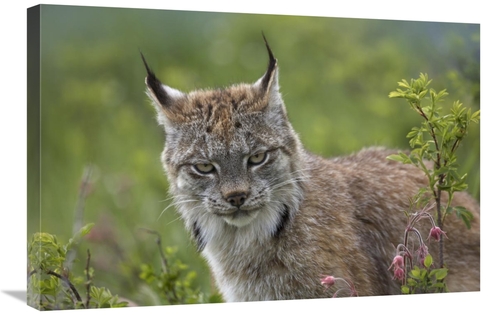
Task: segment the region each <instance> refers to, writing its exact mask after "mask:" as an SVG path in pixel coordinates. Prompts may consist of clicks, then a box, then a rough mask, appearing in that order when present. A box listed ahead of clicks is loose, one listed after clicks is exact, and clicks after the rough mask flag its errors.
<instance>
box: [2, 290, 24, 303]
mask: <svg viewBox="0 0 500 315" xmlns="http://www.w3.org/2000/svg"><path fill="white" fill-rule="evenodd" d="M2 292H3V293H5V294H7V295H10V296H12V297H13V298H16V299H18V300H19V301H21V302H24V303H26V291H21V290H4V291H2Z"/></svg>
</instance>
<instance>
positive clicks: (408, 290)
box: [401, 285, 410, 294]
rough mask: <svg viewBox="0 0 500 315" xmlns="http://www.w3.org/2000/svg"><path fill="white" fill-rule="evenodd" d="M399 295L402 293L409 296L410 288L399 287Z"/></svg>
mask: <svg viewBox="0 0 500 315" xmlns="http://www.w3.org/2000/svg"><path fill="white" fill-rule="evenodd" d="M401 293H403V294H409V293H410V288H408V287H407V286H405V285H403V286H401Z"/></svg>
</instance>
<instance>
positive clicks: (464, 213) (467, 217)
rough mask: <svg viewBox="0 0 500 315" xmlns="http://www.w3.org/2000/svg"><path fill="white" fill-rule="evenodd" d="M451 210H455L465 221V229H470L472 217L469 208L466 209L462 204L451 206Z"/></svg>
mask: <svg viewBox="0 0 500 315" xmlns="http://www.w3.org/2000/svg"><path fill="white" fill-rule="evenodd" d="M453 210H454V211H455V214H456V215H457V217H458V218H460V219H461V220H462V221H463V222H464V223H465V226H466V227H467V229H469V230H470V228H471V221H472V219H473V218H474V215H473V214H472V212H470V211H469V210H467V209H466V208H465V207H462V206H456V207H453Z"/></svg>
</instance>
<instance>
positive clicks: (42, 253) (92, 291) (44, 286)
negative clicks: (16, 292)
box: [27, 224, 127, 310]
mask: <svg viewBox="0 0 500 315" xmlns="http://www.w3.org/2000/svg"><path fill="white" fill-rule="evenodd" d="M92 226H93V224H87V225H86V226H84V227H82V228H81V229H80V230H79V231H78V232H77V233H75V235H74V236H73V237H72V238H71V239H70V240H69V241H68V243H66V244H60V243H59V242H58V240H57V237H56V236H55V235H52V234H49V233H44V232H40V233H35V234H33V236H32V238H31V241H30V242H29V244H28V294H27V300H28V301H27V302H28V305H30V306H32V307H34V308H37V309H39V310H61V309H78V308H110V307H123V306H127V302H123V301H119V298H118V296H117V295H112V294H111V292H110V291H109V290H108V289H106V288H97V287H95V286H93V285H91V279H92V275H93V269H92V268H90V267H89V266H88V264H87V268H86V270H85V275H86V276H87V281H86V282H85V283H84V281H83V278H82V277H78V276H75V275H73V274H72V273H71V272H70V270H68V269H66V268H65V267H64V266H63V264H64V262H65V261H66V254H67V253H68V250H69V249H70V248H71V247H72V246H74V245H75V244H77V243H78V242H79V241H80V240H81V239H82V238H83V237H84V236H85V235H87V234H88V233H89V232H90V230H91V228H92ZM89 259H90V254H89V257H88V260H89ZM87 263H88V261H87ZM82 284H85V287H86V289H87V300H86V301H84V299H83V297H82V296H81V294H80V293H79V290H78V288H77V286H78V285H82Z"/></svg>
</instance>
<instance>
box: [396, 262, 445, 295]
mask: <svg viewBox="0 0 500 315" xmlns="http://www.w3.org/2000/svg"><path fill="white" fill-rule="evenodd" d="M432 263H433V259H432V256H431V255H427V256H426V257H425V261H424V266H423V267H418V266H414V267H413V269H411V270H410V273H409V277H408V279H407V281H406V284H404V285H402V286H401V292H402V293H404V294H415V293H440V292H447V288H446V284H445V283H444V279H445V278H446V276H447V275H448V269H446V268H435V269H433V268H431V267H432Z"/></svg>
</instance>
